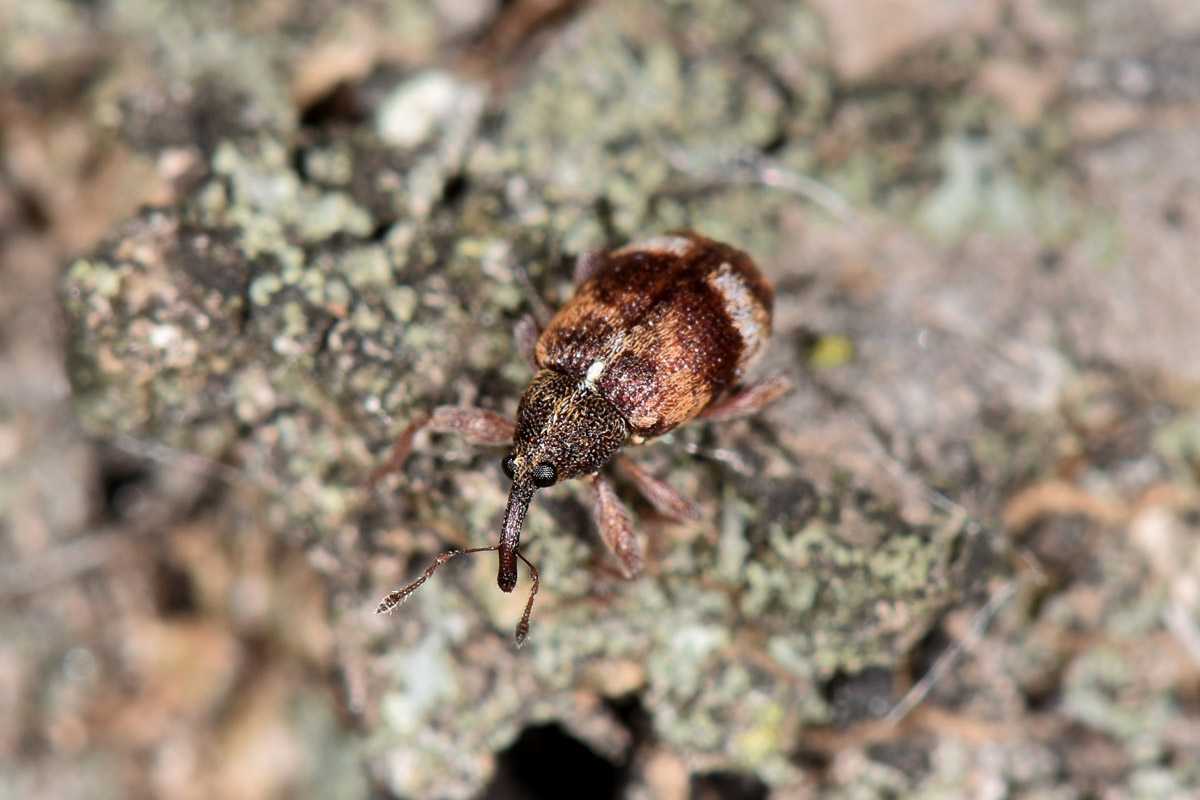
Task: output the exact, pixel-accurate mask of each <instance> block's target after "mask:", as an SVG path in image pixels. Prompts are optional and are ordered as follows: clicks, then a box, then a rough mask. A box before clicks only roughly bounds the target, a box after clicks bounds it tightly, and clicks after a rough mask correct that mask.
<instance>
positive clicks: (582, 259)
mask: <svg viewBox="0 0 1200 800" xmlns="http://www.w3.org/2000/svg"><path fill="white" fill-rule="evenodd" d="M606 261H608V251H607V250H604V249H598V250H588V251H587V252H585V253H580V254H579V258H577V259H575V272H574V274H573V275H572V278H573V279H574V282H575V288H576V289H578V288H579V287H580V286H582V285H583V284H585V283H587V282H588V281H589V280H591V279H592V278H594V277H595V276H596V273H597V272H598V271H599V270H600V268H601V267H603V266H604V263H605V262H606Z"/></svg>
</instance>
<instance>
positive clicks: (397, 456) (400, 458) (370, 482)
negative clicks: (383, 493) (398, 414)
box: [363, 414, 429, 489]
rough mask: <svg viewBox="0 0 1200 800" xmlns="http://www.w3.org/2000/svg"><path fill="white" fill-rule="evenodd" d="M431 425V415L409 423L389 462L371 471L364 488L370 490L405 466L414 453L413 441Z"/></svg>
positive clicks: (393, 447) (364, 482) (398, 438)
mask: <svg viewBox="0 0 1200 800" xmlns="http://www.w3.org/2000/svg"><path fill="white" fill-rule="evenodd" d="M428 424H429V415H428V414H422V415H421V416H419V417H417V418H416V419H414V420H413V421H412V422H410V423H408V427H407V428H405V429H404V430H403V431H401V432H400V435H399V436H397V437H396V443H395V444H394V445H392V453H391V455H389V456H388V460H387V461H385V462H383V463H382V464H380V465H379V466H378V467H376V468H375V469H373V470H371V474H370V475H368V476H367V477H366V480H364V481H363V486H365V487H366V488H368V489H370V488H371V487H372V486H374V485H375V484H376V483H378V482H379V479H380V478H382V477H383V476H384V475H387V474H388V473H389V472H394V471H395V470H398V469H400V468H401V467H403V466H404V462H405V461H408V456H409V454H410V453H412V443H413V439H414V438H415V437H416V435H417V434H418V433H420V432H421V429H422V428H424V427H425V426H426V425H428Z"/></svg>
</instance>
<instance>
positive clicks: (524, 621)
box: [375, 545, 540, 647]
mask: <svg viewBox="0 0 1200 800" xmlns="http://www.w3.org/2000/svg"><path fill="white" fill-rule="evenodd" d="M499 549H500V546H499V545H492V546H491V547H472V548H469V549H467V550H451V551H450V552H448V553H442V554H441V555H440V556H438V557H437V558H435V559H434V560H433V563H432V564H430V565H429V566H428V567H427V568H426V569H425V572H424V573H422V575H421V577H419V578H417V579H416V580H415V581H413V582H412V583H410V584H409V585H408V586H405V587H404V588H403V589H397V590H396V591H394V592H392V593H390V594H389V595H388V596H387V597H385V598H383V599H382V600H380V601H379V605H378V606H376V607H375V613H376V614H390V613H392V611H394V610H395V609H396V607H397V606H399V605H400V604H401V603H403V602H404V601H405V600H407V599H408V598H409V597H411V596H412V593H413V592H415V591H416V590H417V589H418V588H420V586H421V584H422V583H424V582H425V581H427V580H429V578H430V576H431V575H433V573H434V572H435V571H436V570H437V568H438V567H440V566H441V565H442V564H445V563H446V562H447V561H449V560H451V559H452V558H455V557H456V556H465V555H467V554H469V553H492V552H495V551H498V550H499ZM517 558H519V559H521V560H522V561H524V562H525V566H527V567H529V575H530V577H532V578H533V586H532V587H530V589H529V600H527V601H526V602H525V613H523V614H522V615H521V621H520V622H518V623H517V632H516V636H515V637H514V640H513V641H514V643H515V644H516V646H517V647H520V646H521V645H523V644H525V640H526V639H527V638H529V615H530V614H532V613H533V598H534V597H536V596H537V593H538V588H539V586H540V579H539V578H538V571H537V567H535V566H534V565H533V564H531V563H529V559H527V558H526V557H525V556H524V555H523V554H521V553H520V552H517Z"/></svg>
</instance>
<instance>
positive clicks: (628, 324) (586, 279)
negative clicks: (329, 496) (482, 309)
mask: <svg viewBox="0 0 1200 800" xmlns="http://www.w3.org/2000/svg"><path fill="white" fill-rule="evenodd" d="M574 283H575V293H574V295H573V296H572V297H571V298H570V299H569V300H568V301H567V303H566V304H565V305H564V306H563V307H562V309H561V310H560V311H559V312H558V313H557V314H556V315H554V317H553V318H552V319H551V320H550V321H549V324H547V325H546V326H545V328H544V329H543V330H541V331H540V332H539V331H538V327H537V323H535V322H534V321H533V320H532V319H531V318H529V317H525V318H523V319H522V320H521V321H520V322H519V323H518V324H517V329H516V340H517V344H518V347H519V348H520V350H521V352H522V354H523V355H524V356H525V359H526V361H528V362H529V364H530V365H531V367H532V368H533V369H535V370H536V374H535V375H534V376H533V380H532V381H531V382H530V384H529V387H528V388H527V389H526V390H525V392H524V394H523V395H522V396H521V401H520V404H519V405H518V407H517V415H516V419H515V420H514V419H509V418H507V417H505V416H503V415H501V414H497V413H496V412H494V411H489V410H487V409H482V408H468V407H459V406H441V407H438V408H436V409H434V411H433V413H432V414H428V415H423V416H421V417H419V418H417V419H415V420H413V421H412V422H411V423H410V424H409V425H408V427H407V428H406V429H405V430H404V432H403V433H401V434H400V436H399V438H398V439H397V441H396V444H395V446H394V447H393V449H392V453H391V457H390V458H389V459H388V461H387V463H385V464H383V465H382V466H380V467H379V468H378V469H376V470H375V472H373V473H372V474H371V476H370V477H369V478H368V484H373V483H374V482H375V481H376V480H377V479H378V478H379V477H380V476H382V475H383V474H385V473H387V472H389V471H391V470H394V469H398V468H399V467H400V466H401V465H403V463H404V461H405V460H406V459H407V458H408V455H409V453H410V451H411V449H412V443H413V438H414V437H415V436H416V434H417V433H418V432H419V431H420V430H421V429H422V428H426V427H428V428H430V429H432V430H434V431H439V432H444V433H457V434H458V435H460V436H462V437H463V438H464V439H466V440H467V442H469V443H471V444H475V445H504V444H511V445H512V450H511V452H510V453H509V454H508V455H507V456H506V457H505V458H504V460H503V461H502V463H501V466H502V468H503V470H504V474H505V475H507V476H508V478H509V479H510V480H511V481H512V488H511V490H510V491H509V495H508V507H507V509H506V510H505V513H504V524H503V527H502V529H501V533H500V541H499V542H498V543H497V544H495V545H492V546H490V547H476V548H471V549H467V550H455V551H451V552H448V553H443V554H442V555H440V556H438V558H437V559H436V560H435V561H434V562H433V563H432V564H430V565H429V567H428V568H427V569H426V570H425V572H424V574H422V575H421V576H420V577H419V578H418V579H417V580H416V581H414V582H413V583H411V584H409V585H408V586H406V587H404V588H403V589H398V590H396V591H394V592H392V593H391V594H389V595H388V596H387V597H385V598H384V599H383V600H382V601H381V602H380V603H379V607H378V608H377V609H376V611H377V613H384V612H390V611H391V610H392V609H394V608H395V607H396V606H398V605H399V604H400V603H402V602H404V601H405V600H406V599H408V597H409V596H410V595H411V594H412V593H413V592H414V591H416V589H417V588H418V587H419V586H420V585H421V584H422V583H424V582H425V581H426V580H428V579H429V577H430V576H432V575H433V573H434V571H435V570H437V568H438V567H440V566H441V565H442V564H444V563H446V562H447V561H449V560H450V559H452V558H454V557H456V556H459V555H464V554H466V553H480V552H491V551H495V552H496V553H498V554H499V560H500V568H499V572H498V574H497V577H496V583H497V585H499V587H500V589H501V590H502V591H504V592H511V591H512V590H513V588H514V587H515V586H516V584H517V560H518V559H520V560H521V561H523V562H525V565H526V566H527V567H528V568H529V570H530V574H531V576H532V581H533V582H532V586H531V589H530V593H529V599H528V601H527V602H526V604H525V611H524V614H523V615H522V617H521V621H520V622H519V623H518V625H517V629H516V643H517V646H518V647H519V646H520V645H521V644H522V643H523V642H524V641H525V638H526V636H527V635H528V633H529V616H530V614H531V612H532V610H533V599H534V597H535V596H536V595H537V590H538V585H539V578H538V573H537V569H536V568H535V567H534V566H533V565H532V564H531V563H529V561H528V560H527V559H526V558H525V556H524V555H522V554H521V552H520V550H519V549H518V548H519V547H520V544H521V525H522V523H523V522H524V520H525V513H526V511H527V510H528V508H529V503H530V501H531V500H532V499H533V495H534V492H536V491H537V490H538V489H545V488H546V487H548V486H553V485H554V484H556V483H560V482H562V481H565V480H570V479H571V478H580V477H582V478H586V479H587V480H589V481H590V482H591V484H592V494H593V513H594V516H595V519H596V524H597V527H598V528H599V531H600V537H601V539H603V540H604V543H605V544H606V545H607V546H608V548H609V550H611V551H612V553H613V555H614V556H616V559H617V561H618V563H619V565H620V566H621V569H622V571H623V572H624V574H625V576H626V577H633V576H634V575H636V574H638V573H639V572H641V570H642V557H641V553H640V551H639V549H638V544H637V537H636V536H635V534H634V529H633V523H632V521H631V519H630V516H629V512H628V511H626V509H625V507H624V506H623V505H622V504H621V501H620V500H619V499H618V498H617V496H616V493H615V492H614V491H613V489H612V486H611V485H610V484H609V483H608V481H606V480H605V479H604V478H603V477H602V476H601V474H600V470H601V468H602V467H604V466H605V465H607V464H608V463H609V462H610V461H615V462H616V463H617V464H618V465H619V466H620V467H621V468H622V469H623V470H624V471H625V472H626V473H627V474H628V476H629V477H630V478H631V479H632V481H633V483H634V484H635V485H636V486H637V487H638V489H639V491H641V493H642V494H643V495H644V496H645V497H646V499H647V500H649V501H650V503H651V504H652V505H653V506H654V507H655V508H656V509H658V510H659V511H660V512H662V513H663V514H665V515H666V516H668V517H671V518H673V519H676V520H679V521H684V520H690V519H697V518H698V517H699V512H698V510H697V507H696V505H695V503H693V502H692V501H691V500H690V499H689V498H688V497H686V496H685V495H683V494H681V493H680V492H679V491H677V490H676V489H674V488H672V487H671V486H670V485H668V484H667V483H666V482H664V481H662V480H660V479H659V478H656V477H654V476H652V475H649V474H647V473H645V472H643V471H642V470H641V469H640V468H638V466H637V465H636V464H634V462H633V461H631V460H630V459H629V458H628V457H626V456H624V455H623V454H621V453H620V450H621V448H622V447H623V446H626V445H636V444H642V443H644V442H647V441H650V440H651V439H655V438H658V437H660V436H662V435H664V434H666V433H668V432H670V431H673V430H675V429H676V428H678V427H679V426H680V425H683V424H684V423H686V422H688V421H690V420H692V419H696V418H704V419H708V420H727V419H734V418H736V417H741V416H745V415H748V414H752V413H754V412H756V411H758V410H759V409H761V408H763V407H764V406H766V405H767V404H768V403H770V402H772V401H773V400H775V399H776V398H777V397H779V395H781V394H782V393H783V392H784V391H785V390H786V389H787V387H788V380H787V378H786V377H784V376H783V375H778V374H777V375H773V376H771V377H768V378H766V379H764V380H762V381H759V382H757V383H754V384H751V385H743V384H742V383H741V380H742V376H743V374H744V373H745V371H746V368H747V367H748V366H749V364H750V363H751V361H752V360H753V359H754V358H755V356H757V355H759V354H760V353H761V352H762V350H763V348H764V347H765V345H766V343H767V339H768V338H769V337H770V334H771V313H772V306H773V304H774V290H773V289H772V287H771V284H770V283H768V282H767V280H766V279H765V278H764V277H763V276H762V274H760V273H759V271H758V269H757V268H756V267H755V266H754V263H753V262H752V261H751V260H750V257H749V256H747V255H746V254H745V253H743V252H742V251H740V250H737V249H735V248H733V247H730V246H729V245H726V244H722V243H720V242H716V241H713V240H712V239H708V238H705V237H704V236H701V235H700V234H698V233H694V232H692V231H679V232H676V233H672V234H669V235H665V236H658V237H655V238H651V239H646V240H644V241H640V242H635V243H633V244H630V245H627V246H625V247H622V248H620V249H619V250H614V251H611V252H610V251H604V250H597V251H592V252H588V253H585V254H583V255H582V256H580V258H579V259H578V261H577V262H576V265H575V274H574Z"/></svg>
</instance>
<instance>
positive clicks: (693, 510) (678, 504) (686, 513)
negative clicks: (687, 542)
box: [617, 453, 700, 522]
mask: <svg viewBox="0 0 1200 800" xmlns="http://www.w3.org/2000/svg"><path fill="white" fill-rule="evenodd" d="M617 465H618V466H620V467H621V469H622V470H624V471H625V474H626V475H628V476H629V477H630V478H632V479H633V483H634V485H635V486H637V488H638V491H639V492H641V493H642V497H645V498H646V499H647V500H649V501H650V505H652V506H654V507H655V508H656V509H658V510H659V511H660V512H661V513H663V514H665V515H666V516H668V517H670V518H671V519H673V520H676V521H678V522H688V521H693V520H698V519H700V509H699V508H698V507H697V506H696V503H695V502H694V501H693V500H692V499H691V498H690V497H688V496H687V495H685V494H684V493H683V492H680V491H679V490H678V489H676V488H675V487H674V486H672V485H671V484H669V483H667V482H666V481H664V480H663V479H662V478H656V477H654V476H653V475H651V474H650V473H648V472H645V471H643V470H642V468H641V467H639V466H638V465H637V464H636V463H634V462H633V461H632V460H630V459H629V458H628V457H627V456H626V455H625V454H623V453H619V454H618V455H617Z"/></svg>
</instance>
